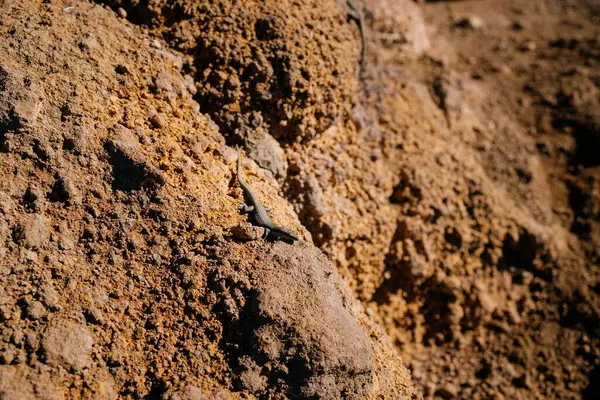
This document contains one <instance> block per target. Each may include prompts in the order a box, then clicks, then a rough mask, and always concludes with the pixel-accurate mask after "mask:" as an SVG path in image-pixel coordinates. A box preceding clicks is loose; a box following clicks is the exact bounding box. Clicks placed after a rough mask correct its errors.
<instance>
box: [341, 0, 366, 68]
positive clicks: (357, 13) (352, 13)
mask: <svg viewBox="0 0 600 400" xmlns="http://www.w3.org/2000/svg"><path fill="white" fill-rule="evenodd" d="M346 5H347V6H348V11H347V12H346V14H347V15H348V18H350V19H352V20H354V22H356V25H357V26H358V30H359V32H360V42H361V46H362V48H361V51H360V72H362V70H363V68H364V63H365V52H366V51H367V47H366V46H367V40H366V36H365V19H364V17H363V12H362V10H361V9H359V8H358V5H357V4H356V0H346Z"/></svg>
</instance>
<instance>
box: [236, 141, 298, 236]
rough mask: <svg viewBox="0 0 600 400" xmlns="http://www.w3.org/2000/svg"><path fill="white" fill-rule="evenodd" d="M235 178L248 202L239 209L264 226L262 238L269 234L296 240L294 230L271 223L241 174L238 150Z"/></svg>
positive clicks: (264, 209) (257, 223)
mask: <svg viewBox="0 0 600 400" xmlns="http://www.w3.org/2000/svg"><path fill="white" fill-rule="evenodd" d="M237 180H238V182H239V184H240V187H241V188H242V190H243V191H244V194H245V195H246V197H247V200H248V202H249V203H250V204H245V205H243V206H242V207H241V210H242V211H244V212H249V213H252V218H253V219H254V223H255V224H256V225H258V226H262V227H263V228H265V235H264V238H267V237H268V236H271V237H273V238H275V239H280V240H284V241H287V242H292V243H293V242H295V241H296V240H298V237H297V236H296V235H295V234H294V232H292V231H290V230H289V229H286V228H283V227H281V226H277V225H275V224H274V223H273V221H272V220H271V218H270V217H269V215H268V214H267V209H266V208H265V207H264V206H263V205H262V203H261V202H260V200H258V197H257V196H256V194H255V193H254V191H253V190H252V188H251V187H250V185H248V183H246V181H245V180H244V178H243V176H242V153H241V152H238V161H237Z"/></svg>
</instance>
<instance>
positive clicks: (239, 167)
mask: <svg viewBox="0 0 600 400" xmlns="http://www.w3.org/2000/svg"><path fill="white" fill-rule="evenodd" d="M237 179H238V182H240V183H244V184H245V183H246V181H245V180H244V178H242V150H241V149H238V159H237Z"/></svg>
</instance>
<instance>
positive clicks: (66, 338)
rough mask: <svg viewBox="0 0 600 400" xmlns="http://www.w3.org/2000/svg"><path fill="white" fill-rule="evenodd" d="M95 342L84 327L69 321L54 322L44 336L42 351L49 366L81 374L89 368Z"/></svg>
mask: <svg viewBox="0 0 600 400" xmlns="http://www.w3.org/2000/svg"><path fill="white" fill-rule="evenodd" d="M93 346H94V340H93V338H92V337H91V335H90V333H89V332H88V330H87V328H86V327H85V326H83V325H80V324H77V323H73V322H71V321H68V320H56V321H52V323H51V324H50V327H49V328H48V330H47V331H46V333H45V334H44V340H43V344H42V349H43V352H44V360H45V362H46V363H47V364H49V365H53V366H58V365H60V364H64V366H66V367H68V368H71V369H73V370H74V371H75V372H79V371H81V370H82V369H84V368H86V367H89V366H90V364H91V362H92V360H91V357H90V356H91V353H92V348H93Z"/></svg>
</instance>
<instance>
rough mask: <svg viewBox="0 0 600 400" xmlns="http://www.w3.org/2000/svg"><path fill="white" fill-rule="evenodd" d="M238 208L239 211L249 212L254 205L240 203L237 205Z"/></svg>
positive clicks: (252, 209)
mask: <svg viewBox="0 0 600 400" xmlns="http://www.w3.org/2000/svg"><path fill="white" fill-rule="evenodd" d="M238 209H239V210H240V212H241V213H250V212H252V211H254V206H249V205H247V204H240V205H239V206H238Z"/></svg>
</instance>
